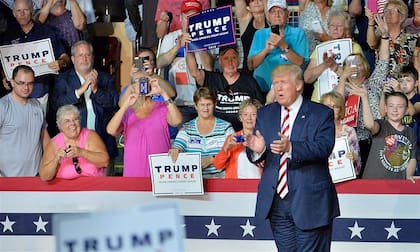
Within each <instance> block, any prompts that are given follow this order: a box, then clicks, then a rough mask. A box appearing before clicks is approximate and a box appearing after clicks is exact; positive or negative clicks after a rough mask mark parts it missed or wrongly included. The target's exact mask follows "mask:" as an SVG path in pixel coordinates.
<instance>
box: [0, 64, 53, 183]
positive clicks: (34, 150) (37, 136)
mask: <svg viewBox="0 0 420 252" xmlns="http://www.w3.org/2000/svg"><path fill="white" fill-rule="evenodd" d="M11 85H12V91H11V93H9V94H8V95H6V96H4V97H3V98H1V99H0V176H6V177H15V176H35V175H36V174H37V173H38V168H39V164H40V161H41V157H42V149H43V146H45V145H46V144H47V143H48V142H49V140H50V136H49V135H48V132H47V130H46V122H45V119H44V118H45V116H44V112H43V109H42V106H41V104H40V103H39V101H38V100H36V99H35V98H28V97H29V95H30V94H31V93H32V91H33V89H34V71H33V70H32V68H31V67H29V66H25V65H20V66H17V67H16V68H15V69H13V73H12V80H11Z"/></svg>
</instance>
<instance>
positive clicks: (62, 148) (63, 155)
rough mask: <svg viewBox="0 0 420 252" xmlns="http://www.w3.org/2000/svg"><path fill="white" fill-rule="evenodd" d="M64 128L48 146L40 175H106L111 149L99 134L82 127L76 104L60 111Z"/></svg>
mask: <svg viewBox="0 0 420 252" xmlns="http://www.w3.org/2000/svg"><path fill="white" fill-rule="evenodd" d="M57 126H58V128H59V130H60V133H58V134H57V135H56V136H55V137H54V138H53V139H52V140H51V141H50V142H49V143H48V144H47V146H46V147H45V150H44V155H43V156H42V160H41V166H40V168H39V176H40V177H41V179H42V180H45V181H49V180H52V179H54V178H64V179H74V178H78V177H83V176H105V169H104V167H106V166H107V165H108V162H109V156H108V152H107V150H106V147H105V144H104V143H103V142H102V140H101V138H100V137H99V135H98V134H97V133H96V132H94V131H92V130H89V129H86V128H81V127H80V112H79V110H78V109H77V107H76V106H74V105H64V106H62V107H60V108H59V109H58V111H57Z"/></svg>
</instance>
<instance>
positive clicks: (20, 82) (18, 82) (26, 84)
mask: <svg viewBox="0 0 420 252" xmlns="http://www.w3.org/2000/svg"><path fill="white" fill-rule="evenodd" d="M15 83H16V85H18V86H27V87H33V86H34V83H33V82H24V81H15Z"/></svg>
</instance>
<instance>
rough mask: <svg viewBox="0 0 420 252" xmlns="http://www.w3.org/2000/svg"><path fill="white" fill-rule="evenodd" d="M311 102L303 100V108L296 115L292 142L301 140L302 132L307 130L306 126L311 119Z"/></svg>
mask: <svg viewBox="0 0 420 252" xmlns="http://www.w3.org/2000/svg"><path fill="white" fill-rule="evenodd" d="M308 104H309V102H308V101H307V100H306V99H303V102H302V106H301V107H300V109H299V112H298V114H297V115H296V119H295V122H294V123H293V128H292V135H291V136H290V139H291V140H295V139H299V136H300V135H301V133H302V130H303V129H304V128H305V127H304V125H305V124H306V123H307V120H308V119H309V106H308Z"/></svg>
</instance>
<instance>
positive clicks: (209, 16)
mask: <svg viewBox="0 0 420 252" xmlns="http://www.w3.org/2000/svg"><path fill="white" fill-rule="evenodd" d="M188 33H189V34H190V36H191V39H192V41H191V42H190V43H187V52H195V51H201V50H207V49H214V48H217V47H221V46H225V45H231V44H236V38H235V29H234V23H233V18H232V7H231V6H230V5H229V6H223V7H220V8H216V9H208V10H204V11H202V12H201V13H199V14H196V15H193V16H190V17H189V18H188Z"/></svg>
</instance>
